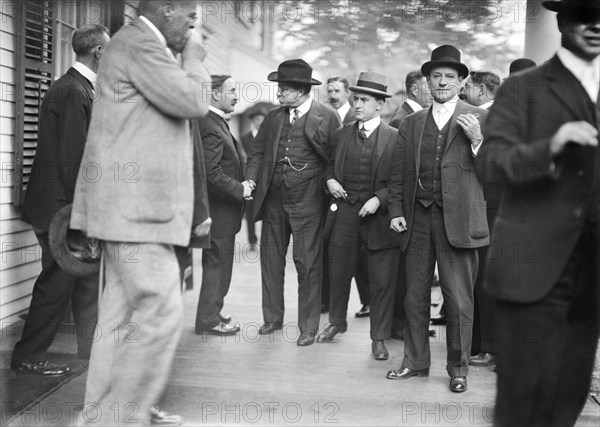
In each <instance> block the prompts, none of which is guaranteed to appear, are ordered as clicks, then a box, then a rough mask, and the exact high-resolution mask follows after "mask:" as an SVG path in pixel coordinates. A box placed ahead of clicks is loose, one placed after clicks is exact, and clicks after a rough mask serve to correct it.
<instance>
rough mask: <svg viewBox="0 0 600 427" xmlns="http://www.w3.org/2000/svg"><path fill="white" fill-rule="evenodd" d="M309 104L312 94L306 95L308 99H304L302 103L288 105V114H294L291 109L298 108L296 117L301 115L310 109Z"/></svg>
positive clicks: (310, 103)
mask: <svg viewBox="0 0 600 427" xmlns="http://www.w3.org/2000/svg"><path fill="white" fill-rule="evenodd" d="M311 105H312V94H310V95H309V96H308V99H307V100H306V101H304V102H303V103H302V104H300V105H299V106H297V107H290V115H292V114H294V113H293V111H294V109H296V110H298V117H302V116H303V115H305V114H306V113H308V110H310V106H311Z"/></svg>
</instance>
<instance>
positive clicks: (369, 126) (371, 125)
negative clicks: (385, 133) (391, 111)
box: [358, 116, 381, 138]
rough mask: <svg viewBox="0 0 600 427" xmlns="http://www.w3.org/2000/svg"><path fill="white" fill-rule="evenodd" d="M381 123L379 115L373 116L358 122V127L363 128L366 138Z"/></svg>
mask: <svg viewBox="0 0 600 427" xmlns="http://www.w3.org/2000/svg"><path fill="white" fill-rule="evenodd" d="M380 124H381V117H380V116H377V117H373V118H372V119H371V120H367V121H366V122H358V128H359V129H362V128H363V127H364V128H365V133H366V134H367V138H368V137H369V136H370V135H371V134H372V133H373V131H374V130H375V129H377V127H378V126H379V125H380Z"/></svg>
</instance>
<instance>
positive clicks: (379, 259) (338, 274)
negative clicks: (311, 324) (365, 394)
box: [318, 71, 400, 360]
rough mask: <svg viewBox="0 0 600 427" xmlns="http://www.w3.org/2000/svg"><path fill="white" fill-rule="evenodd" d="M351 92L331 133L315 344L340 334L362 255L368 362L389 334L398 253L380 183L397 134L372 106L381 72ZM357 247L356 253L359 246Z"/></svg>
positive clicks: (363, 76) (381, 98) (385, 179)
mask: <svg viewBox="0 0 600 427" xmlns="http://www.w3.org/2000/svg"><path fill="white" fill-rule="evenodd" d="M349 89H350V90H351V91H352V92H353V101H354V110H355V114H356V119H357V120H356V121H355V122H353V123H349V124H347V125H345V126H344V127H343V128H340V129H339V130H338V131H336V133H335V138H334V141H335V142H334V144H335V145H334V154H333V157H332V158H331V159H329V163H328V167H327V172H326V179H327V189H328V191H329V193H330V194H331V196H332V198H333V199H332V201H331V207H330V211H329V216H330V218H328V221H333V225H332V228H331V236H330V239H329V247H328V254H329V260H328V264H329V282H330V286H331V289H330V306H329V325H328V326H327V328H325V330H324V331H323V332H322V333H321V334H320V335H319V338H318V341H319V342H332V341H333V338H334V337H335V336H336V335H337V334H338V333H343V332H345V331H346V329H347V327H348V324H347V321H346V314H347V310H348V298H349V296H350V284H351V281H352V277H353V276H354V274H355V270H356V266H357V265H358V263H359V259H358V258H359V253H361V252H362V253H366V254H367V274H368V278H369V280H368V282H369V291H370V302H371V304H370V310H371V315H370V322H371V339H372V345H371V351H372V354H373V357H374V358H375V359H376V360H386V359H387V358H388V351H387V349H386V347H385V344H384V340H387V339H390V338H391V333H392V314H393V304H394V289H395V283H396V277H397V272H398V261H399V258H400V249H399V247H400V240H399V239H398V236H396V235H394V234H393V233H390V231H389V228H388V215H387V204H388V189H387V186H388V183H389V178H390V175H391V171H392V170H391V167H392V162H391V160H392V151H393V148H394V145H395V142H396V137H397V134H398V131H397V130H396V129H394V128H392V127H390V126H389V125H387V124H386V123H384V122H382V121H381V117H380V110H381V109H382V108H383V105H384V103H385V100H386V99H387V98H389V97H391V96H392V95H391V94H389V93H387V86H386V78H385V76H383V75H381V74H378V73H375V72H372V71H363V72H361V73H360V74H359V76H358V81H357V82H356V85H354V86H349ZM361 249H362V251H361Z"/></svg>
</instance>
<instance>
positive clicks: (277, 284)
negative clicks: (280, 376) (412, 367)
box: [246, 59, 341, 346]
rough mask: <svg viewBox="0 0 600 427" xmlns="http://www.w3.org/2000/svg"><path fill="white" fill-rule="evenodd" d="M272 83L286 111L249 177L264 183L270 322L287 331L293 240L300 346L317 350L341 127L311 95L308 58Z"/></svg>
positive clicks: (258, 193)
mask: <svg viewBox="0 0 600 427" xmlns="http://www.w3.org/2000/svg"><path fill="white" fill-rule="evenodd" d="M267 79H268V80H270V81H273V82H277V83H278V89H277V98H278V100H279V102H280V103H281V107H279V108H276V109H274V110H272V111H270V112H269V113H268V114H267V116H266V117H265V120H264V122H263V123H262V125H261V127H260V129H259V130H258V133H257V135H256V138H255V140H254V149H253V151H252V153H251V154H250V157H249V159H248V167H247V173H246V177H247V179H248V180H251V181H253V182H255V183H256V190H255V195H254V220H255V221H258V220H263V225H262V231H261V236H260V266H261V274H262V290H263V317H264V321H265V323H264V325H262V326H261V328H260V330H259V333H261V334H269V333H272V332H274V331H275V330H277V329H281V328H282V327H283V316H284V297H283V296H284V293H283V284H284V270H285V260H286V252H287V247H288V244H289V241H290V236H293V245H294V249H293V252H294V263H295V264H296V269H297V271H298V328H299V330H300V336H299V338H298V341H297V344H298V345H299V346H307V345H311V344H313V343H314V341H315V336H316V334H317V331H318V328H319V318H320V314H321V313H320V312H321V280H322V269H323V259H322V245H323V235H322V230H323V224H324V207H325V192H324V190H323V189H324V186H325V182H324V180H323V174H324V170H325V166H326V164H327V159H328V153H329V150H330V148H329V145H330V143H331V138H332V136H333V132H334V131H335V130H336V129H337V128H338V127H339V126H340V125H341V123H340V120H339V118H338V116H337V114H336V113H335V111H334V110H333V109H331V108H330V107H327V106H324V105H322V104H319V103H317V102H316V101H315V100H314V99H313V97H312V96H311V89H312V86H313V85H319V84H321V82H319V81H318V80H315V79H313V78H312V68H311V66H310V65H309V64H307V63H306V62H305V61H303V60H302V59H292V60H288V61H284V62H282V63H281V64H280V65H279V67H278V69H277V71H274V72H272V73H270V74H269V76H268V77H267Z"/></svg>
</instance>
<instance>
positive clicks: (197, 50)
mask: <svg viewBox="0 0 600 427" xmlns="http://www.w3.org/2000/svg"><path fill="white" fill-rule="evenodd" d="M181 57H182V58H183V62H184V63H185V60H186V59H199V60H200V61H204V58H206V49H204V46H202V39H201V38H200V35H199V34H198V31H195V30H192V29H190V30H189V37H188V39H187V42H186V43H185V46H184V47H183V51H182V52H181Z"/></svg>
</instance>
